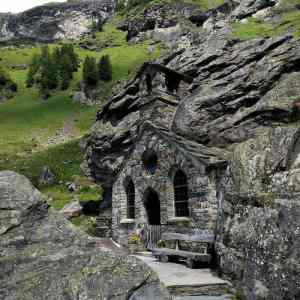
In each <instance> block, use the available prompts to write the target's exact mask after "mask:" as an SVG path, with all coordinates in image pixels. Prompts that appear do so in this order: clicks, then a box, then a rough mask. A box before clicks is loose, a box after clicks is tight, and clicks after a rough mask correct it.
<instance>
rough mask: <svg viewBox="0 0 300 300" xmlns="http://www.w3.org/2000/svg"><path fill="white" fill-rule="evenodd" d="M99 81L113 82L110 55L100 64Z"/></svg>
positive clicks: (102, 59)
mask: <svg viewBox="0 0 300 300" xmlns="http://www.w3.org/2000/svg"><path fill="white" fill-rule="evenodd" d="M98 70H99V79H100V80H103V81H110V80H112V65H111V61H110V58H109V55H104V56H102V57H101V58H100V60H99V63H98Z"/></svg>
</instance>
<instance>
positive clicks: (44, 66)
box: [26, 44, 79, 98]
mask: <svg viewBox="0 0 300 300" xmlns="http://www.w3.org/2000/svg"><path fill="white" fill-rule="evenodd" d="M78 68H79V58H78V55H77V54H76V53H75V51H74V47H73V45H71V44H64V45H62V46H61V47H57V48H55V49H54V50H53V51H52V53H51V51H50V50H49V47H48V46H43V47H42V49H41V54H38V55H34V56H33V57H32V59H31V62H30V65H29V70H28V73H27V80H26V84H27V87H32V86H33V85H38V86H39V89H40V92H41V94H42V95H43V96H44V97H46V98H47V97H48V96H49V95H50V91H51V90H54V89H57V88H60V89H67V88H68V87H69V85H70V82H71V79H72V78H73V73H74V72H76V71H77V70H78Z"/></svg>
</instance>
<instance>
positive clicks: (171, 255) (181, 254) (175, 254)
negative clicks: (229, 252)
mask: <svg viewBox="0 0 300 300" xmlns="http://www.w3.org/2000/svg"><path fill="white" fill-rule="evenodd" d="M152 254H153V255H154V256H155V257H157V258H158V259H159V260H161V261H163V262H168V261H169V260H172V259H176V258H185V259H186V260H187V264H188V266H189V267H190V268H193V267H194V266H195V264H196V263H197V262H201V263H210V261H211V258H212V257H211V255H210V254H201V253H197V252H189V251H183V250H177V249H169V248H154V249H153V250H152Z"/></svg>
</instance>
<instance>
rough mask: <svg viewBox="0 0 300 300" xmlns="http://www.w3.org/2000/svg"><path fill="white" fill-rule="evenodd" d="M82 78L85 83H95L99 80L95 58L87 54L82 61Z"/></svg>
mask: <svg viewBox="0 0 300 300" xmlns="http://www.w3.org/2000/svg"><path fill="white" fill-rule="evenodd" d="M82 72H83V73H82V78H83V81H84V83H85V84H86V85H96V84H97V83H98V80H99V76H98V70H97V64H96V59H95V58H94V57H89V56H87V57H86V58H85V60H84V63H83V71H82Z"/></svg>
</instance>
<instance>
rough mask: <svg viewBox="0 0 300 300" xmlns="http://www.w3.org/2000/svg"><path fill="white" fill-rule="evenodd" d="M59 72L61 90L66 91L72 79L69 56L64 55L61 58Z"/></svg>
mask: <svg viewBox="0 0 300 300" xmlns="http://www.w3.org/2000/svg"><path fill="white" fill-rule="evenodd" d="M59 71H60V72H59V75H60V83H61V89H62V90H66V89H67V88H68V87H69V85H70V82H71V79H72V77H73V71H72V60H71V57H70V56H69V55H67V54H64V55H63V56H62V57H61V59H60V68H59Z"/></svg>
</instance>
